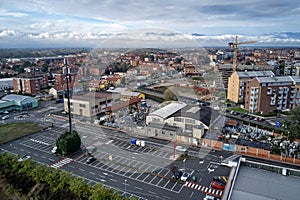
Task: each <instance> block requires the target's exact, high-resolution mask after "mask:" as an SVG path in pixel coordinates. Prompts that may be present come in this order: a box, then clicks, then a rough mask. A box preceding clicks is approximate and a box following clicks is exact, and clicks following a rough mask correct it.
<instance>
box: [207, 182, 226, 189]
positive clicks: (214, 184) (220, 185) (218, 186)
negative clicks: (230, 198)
mask: <svg viewBox="0 0 300 200" xmlns="http://www.w3.org/2000/svg"><path fill="white" fill-rule="evenodd" d="M210 186H211V187H212V188H214V189H219V190H223V189H225V184H223V183H220V182H218V181H213V182H211V185H210Z"/></svg>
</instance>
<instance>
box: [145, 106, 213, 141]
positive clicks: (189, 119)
mask: <svg viewBox="0 0 300 200" xmlns="http://www.w3.org/2000/svg"><path fill="white" fill-rule="evenodd" d="M211 115H212V110H211V108H210V107H199V106H190V105H187V104H185V103H182V102H172V103H169V104H168V105H166V106H164V107H162V108H160V109H158V110H156V111H154V112H152V113H150V114H149V115H148V116H147V117H146V125H147V131H148V135H149V136H150V135H151V134H152V136H156V137H159V138H164V139H169V140H173V139H174V138H177V139H178V140H180V141H182V142H188V143H194V144H195V141H199V140H200V138H201V137H202V135H203V134H204V131H205V129H206V130H207V129H208V127H209V124H210V120H211ZM160 125H161V126H162V127H164V128H161V129H159V128H157V127H160ZM172 127H173V128H174V129H176V130H177V131H174V133H173V134H172V135H171V134H169V135H168V134H166V130H173V128H172ZM164 129H166V130H164ZM168 137H170V138H168Z"/></svg>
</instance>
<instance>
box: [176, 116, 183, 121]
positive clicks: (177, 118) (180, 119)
mask: <svg viewBox="0 0 300 200" xmlns="http://www.w3.org/2000/svg"><path fill="white" fill-rule="evenodd" d="M174 121H175V122H183V119H182V118H180V117H175V118H174Z"/></svg>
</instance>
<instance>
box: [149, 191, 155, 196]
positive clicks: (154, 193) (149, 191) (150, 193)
mask: <svg viewBox="0 0 300 200" xmlns="http://www.w3.org/2000/svg"><path fill="white" fill-rule="evenodd" d="M148 192H149V193H150V194H154V195H157V193H155V192H152V191H148Z"/></svg>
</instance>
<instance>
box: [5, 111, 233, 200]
mask: <svg viewBox="0 0 300 200" xmlns="http://www.w3.org/2000/svg"><path fill="white" fill-rule="evenodd" d="M46 113H47V111H44V112H43V113H42V114H40V117H41V116H44V117H43V118H44V119H42V118H41V119H40V121H41V122H42V121H47V120H48V121H51V122H52V123H54V125H55V126H54V127H53V128H51V129H48V130H44V131H41V132H38V133H35V134H32V135H30V136H26V137H22V138H20V139H17V140H14V141H11V142H9V143H6V144H3V145H1V147H0V148H1V149H3V150H4V151H7V152H11V153H14V154H16V155H24V154H28V155H31V157H32V158H33V159H34V160H36V161H37V162H39V163H42V164H44V165H46V166H51V167H53V168H57V169H62V170H66V171H69V172H70V173H72V174H73V175H75V176H79V177H82V178H84V179H85V180H86V181H87V183H89V184H92V185H94V184H96V183H98V182H101V183H103V184H104V185H105V186H107V187H111V188H116V189H118V190H120V193H122V194H126V195H131V196H136V197H138V198H139V199H149V200H150V199H161V200H163V199H165V200H168V199H186V198H188V199H191V200H192V199H202V198H203V197H204V196H205V194H206V193H212V194H214V195H216V196H221V195H222V193H223V192H222V191H221V190H216V189H212V188H210V182H211V179H212V177H213V176H215V175H225V176H228V174H229V172H230V168H229V167H226V166H222V165H220V162H221V160H222V159H225V158H229V157H230V156H232V154H231V153H229V152H220V151H212V150H211V149H205V148H197V147H191V146H184V145H183V147H184V148H186V149H187V151H186V152H187V153H188V154H189V155H190V156H192V157H191V159H187V160H186V161H185V162H183V161H179V160H175V159H174V157H173V156H174V155H173V151H174V144H173V143H172V142H168V141H161V140H157V139H154V138H136V139H141V140H144V141H145V142H146V146H145V147H141V146H135V145H131V144H130V140H131V139H132V136H131V135H128V134H126V133H123V132H122V131H118V130H111V129H107V128H103V127H100V126H97V125H92V124H85V123H76V124H75V126H74V128H76V130H77V131H78V132H79V134H80V136H81V138H82V142H83V144H84V146H85V147H88V146H91V145H93V146H96V147H97V150H96V152H95V153H93V155H94V156H95V157H96V158H97V160H96V161H95V162H93V163H91V164H87V163H86V160H87V155H86V151H85V149H84V148H83V149H82V151H80V152H78V153H77V154H75V155H72V156H70V157H65V158H62V157H59V156H56V155H54V154H52V153H51V149H52V148H53V146H54V145H55V141H56V138H57V137H58V136H59V134H60V133H61V132H63V131H64V130H65V129H66V128H67V126H66V125H67V121H64V120H61V119H59V120H58V119H54V118H53V117H49V116H47V114H46ZM29 114H31V115H32V116H33V115H34V116H37V113H29ZM45 114H46V115H45ZM182 153H183V152H180V151H177V152H176V155H175V156H176V158H177V157H179V156H180V154H182ZM220 156H222V157H220ZM173 166H177V167H178V168H180V169H184V170H185V171H187V172H189V173H190V174H191V175H192V176H196V177H197V181H196V182H191V181H187V182H180V181H174V180H172V179H171V177H172V175H173V173H172V172H171V168H172V167H173ZM208 169H213V171H212V172H209V171H208ZM125 191H126V192H125Z"/></svg>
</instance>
